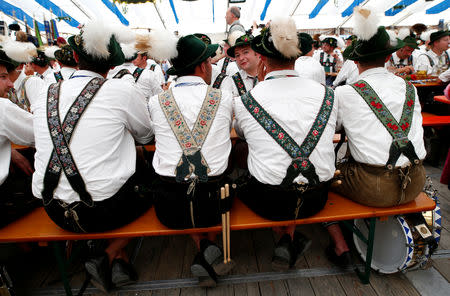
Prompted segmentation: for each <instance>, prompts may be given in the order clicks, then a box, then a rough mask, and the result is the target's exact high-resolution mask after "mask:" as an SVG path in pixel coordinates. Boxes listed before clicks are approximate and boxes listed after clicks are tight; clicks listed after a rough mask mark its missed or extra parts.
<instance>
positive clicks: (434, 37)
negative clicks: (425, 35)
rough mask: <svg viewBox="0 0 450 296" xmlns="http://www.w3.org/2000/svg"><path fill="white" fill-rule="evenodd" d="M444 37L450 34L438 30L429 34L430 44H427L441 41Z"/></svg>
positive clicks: (446, 31)
mask: <svg viewBox="0 0 450 296" xmlns="http://www.w3.org/2000/svg"><path fill="white" fill-rule="evenodd" d="M445 36H450V32H449V31H448V30H445V31H444V30H440V31H437V32H434V33H431V35H430V43H429V44H432V43H433V42H434V41H436V40H439V39H441V38H442V37H445Z"/></svg>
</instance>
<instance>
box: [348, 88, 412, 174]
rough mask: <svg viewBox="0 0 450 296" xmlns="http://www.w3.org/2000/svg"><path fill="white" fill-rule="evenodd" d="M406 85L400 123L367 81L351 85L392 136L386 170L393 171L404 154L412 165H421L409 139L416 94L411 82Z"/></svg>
mask: <svg viewBox="0 0 450 296" xmlns="http://www.w3.org/2000/svg"><path fill="white" fill-rule="evenodd" d="M405 83H406V98H405V103H404V104H403V111H402V116H401V118H400V121H399V122H397V120H395V118H394V116H392V113H391V112H390V111H389V109H387V108H386V106H385V105H384V103H383V101H382V100H381V99H380V98H379V97H378V95H377V93H376V92H375V91H374V90H373V89H372V87H370V85H369V84H368V83H367V82H366V81H364V80H359V81H358V82H355V83H354V84H353V85H351V86H352V87H353V88H354V89H355V90H356V92H358V94H359V95H360V96H361V97H362V98H363V99H364V101H365V102H366V103H367V105H369V107H370V109H371V110H372V111H373V113H374V114H375V116H376V117H377V118H378V120H380V121H381V123H382V124H383V126H384V127H385V128H386V129H387V131H388V132H389V134H390V135H391V136H392V139H393V141H392V144H391V147H390V149H389V159H388V161H387V163H386V168H387V169H389V170H392V169H393V168H394V167H395V163H396V162H397V160H398V158H399V157H400V155H401V154H402V153H403V154H404V155H405V156H406V157H408V159H409V161H411V163H414V164H419V158H418V157H417V154H416V152H415V150H414V146H413V144H412V143H411V141H410V140H409V139H408V133H409V130H410V129H411V122H412V118H413V114H414V101H415V93H414V88H413V86H412V84H411V83H410V82H409V81H405Z"/></svg>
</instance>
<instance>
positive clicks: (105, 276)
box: [84, 254, 111, 292]
mask: <svg viewBox="0 0 450 296" xmlns="http://www.w3.org/2000/svg"><path fill="white" fill-rule="evenodd" d="M84 267H85V268H86V272H87V273H88V274H89V275H90V276H91V282H92V284H93V285H94V286H95V287H97V288H98V289H100V290H102V291H104V292H108V291H109V290H110V288H111V268H110V267H109V259H108V256H107V255H106V254H104V255H102V256H100V257H95V258H92V259H89V260H88V261H86V262H85V263H84Z"/></svg>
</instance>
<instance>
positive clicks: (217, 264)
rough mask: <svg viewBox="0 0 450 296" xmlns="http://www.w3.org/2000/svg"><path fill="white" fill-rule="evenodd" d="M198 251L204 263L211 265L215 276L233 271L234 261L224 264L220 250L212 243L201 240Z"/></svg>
mask: <svg viewBox="0 0 450 296" xmlns="http://www.w3.org/2000/svg"><path fill="white" fill-rule="evenodd" d="M200 250H201V251H202V252H203V256H204V257H205V260H206V262H207V263H208V264H209V265H211V267H212V268H213V269H214V272H215V273H216V274H218V275H225V274H227V273H229V272H230V271H231V270H232V269H233V267H234V265H235V263H234V261H230V262H227V263H224V260H223V252H222V250H221V249H220V248H219V247H218V246H217V245H216V244H214V243H213V242H212V241H210V240H207V239H202V240H201V241H200Z"/></svg>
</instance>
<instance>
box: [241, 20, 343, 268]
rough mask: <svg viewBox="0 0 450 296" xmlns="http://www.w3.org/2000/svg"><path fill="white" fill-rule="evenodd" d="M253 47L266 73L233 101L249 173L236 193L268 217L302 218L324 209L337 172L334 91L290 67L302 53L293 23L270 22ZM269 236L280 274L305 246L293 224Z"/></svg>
mask: <svg viewBox="0 0 450 296" xmlns="http://www.w3.org/2000/svg"><path fill="white" fill-rule="evenodd" d="M272 27H274V28H283V30H275V29H274V30H273V31H272ZM280 31H281V32H280ZM252 48H253V50H254V51H256V52H257V53H259V54H261V62H262V63H263V64H264V66H265V68H266V69H267V74H266V75H265V78H264V81H260V82H259V83H258V84H257V85H256V86H255V88H253V89H252V90H251V91H250V92H248V93H247V94H245V95H244V96H242V97H240V98H235V119H236V123H235V129H236V132H237V133H238V135H240V136H241V137H244V138H245V140H246V141H247V143H248V150H249V153H248V160H247V164H248V170H249V173H250V176H248V178H245V180H244V181H243V183H244V184H246V185H244V186H242V188H241V192H240V193H239V196H240V198H241V200H242V201H243V202H244V203H245V204H247V206H249V207H250V208H251V209H252V210H253V211H255V212H256V213H257V214H258V215H260V216H262V217H264V218H266V219H270V220H277V221H284V220H292V219H297V218H305V217H308V216H311V215H313V214H315V213H317V212H318V211H320V210H321V209H322V208H323V207H324V206H325V203H326V201H327V198H328V187H329V184H330V182H331V179H332V178H333V175H334V171H335V168H334V159H335V156H334V147H333V135H334V131H335V122H336V119H337V105H336V104H335V103H333V102H334V95H333V91H332V90H331V89H329V88H326V87H325V86H323V85H321V84H319V83H317V82H315V81H313V80H310V79H305V78H301V77H299V75H298V73H297V72H296V71H295V70H294V65H295V60H296V59H297V57H298V56H299V55H300V49H299V47H298V36H297V32H296V27H295V23H294V21H293V20H292V19H285V18H283V19H274V20H272V22H271V23H270V27H269V30H267V31H265V32H264V33H263V34H262V35H259V36H256V37H255V38H254V39H253V41H252ZM318 114H319V115H320V116H318ZM319 117H320V118H322V119H323V121H322V122H320V123H319V122H318V121H317V120H316V118H319ZM319 126H320V127H319ZM305 139H306V140H305ZM274 231H276V232H277V233H278V234H279V235H280V236H281V238H280V240H279V242H278V244H277V245H276V248H275V250H274V257H273V259H272V267H273V268H274V269H275V270H281V269H282V270H285V269H288V268H290V267H292V266H294V265H295V264H296V261H297V259H299V258H300V257H301V255H302V253H303V252H304V251H305V249H306V248H308V247H309V245H310V243H311V241H310V240H308V239H307V238H305V237H304V236H303V235H302V234H300V233H299V232H294V231H295V226H294V225H292V226H287V227H276V228H274Z"/></svg>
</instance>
